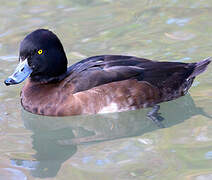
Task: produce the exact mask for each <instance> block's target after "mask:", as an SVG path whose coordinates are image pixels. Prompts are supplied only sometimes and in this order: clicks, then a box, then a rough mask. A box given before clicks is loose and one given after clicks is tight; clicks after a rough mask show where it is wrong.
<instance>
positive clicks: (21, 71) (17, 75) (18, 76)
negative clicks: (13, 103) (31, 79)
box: [4, 59, 32, 86]
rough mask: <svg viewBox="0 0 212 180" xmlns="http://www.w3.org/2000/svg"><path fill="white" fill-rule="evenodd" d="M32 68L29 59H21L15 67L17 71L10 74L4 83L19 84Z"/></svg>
mask: <svg viewBox="0 0 212 180" xmlns="http://www.w3.org/2000/svg"><path fill="white" fill-rule="evenodd" d="M31 73H32V69H31V68H30V67H29V65H28V62H27V59H25V60H24V61H21V62H20V63H19V64H18V66H17V67H16V69H15V72H14V73H13V74H12V75H11V76H9V77H8V78H7V79H6V80H5V81H4V83H5V84H6V85H7V86H8V85H12V84H18V83H21V82H22V81H24V80H25V79H26V78H27V77H28V76H29V75H30V74H31Z"/></svg>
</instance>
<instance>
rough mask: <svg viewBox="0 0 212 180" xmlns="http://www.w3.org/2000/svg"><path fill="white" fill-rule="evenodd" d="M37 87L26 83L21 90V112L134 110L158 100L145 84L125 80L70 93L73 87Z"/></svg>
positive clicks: (56, 113)
mask: <svg viewBox="0 0 212 180" xmlns="http://www.w3.org/2000/svg"><path fill="white" fill-rule="evenodd" d="M64 82H65V81H62V82H60V83H57V84H38V83H34V82H32V81H30V80H28V81H27V82H26V84H25V86H24V87H23V89H22V93H21V102H22V106H23V107H24V109H26V110H27V111H29V112H32V113H35V114H42V115H49V116H68V115H79V114H96V113H106V112H117V111H126V110H134V109H138V108H142V107H149V106H153V105H154V104H156V103H159V102H160V101H161V98H160V97H161V96H160V93H159V90H158V89H157V88H156V87H153V86H151V85H150V84H149V83H147V82H142V81H137V80H124V81H118V82H112V83H108V84H104V85H101V86H97V87H94V88H92V89H89V90H86V91H82V92H77V93H75V94H73V93H72V92H73V91H74V88H73V85H72V84H71V83H69V84H66V83H64Z"/></svg>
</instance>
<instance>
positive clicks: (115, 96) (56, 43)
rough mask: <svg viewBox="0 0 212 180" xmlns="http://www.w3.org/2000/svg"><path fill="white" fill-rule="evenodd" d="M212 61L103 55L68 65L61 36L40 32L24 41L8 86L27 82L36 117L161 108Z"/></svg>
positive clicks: (26, 96)
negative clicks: (185, 61) (187, 61)
mask: <svg viewBox="0 0 212 180" xmlns="http://www.w3.org/2000/svg"><path fill="white" fill-rule="evenodd" d="M210 62H211V60H210V58H206V59H204V60H202V61H199V62H194V63H183V62H169V61H162V62H159V61H154V60H149V59H145V58H139V57H135V56H127V55H98V56H92V57H89V58H86V59H83V60H81V61H79V62H77V63H75V64H73V65H71V66H69V67H68V65H67V64H68V60H67V57H66V53H65V51H64V48H63V45H62V43H61V41H60V40H59V38H58V37H57V36H56V34H55V33H53V32H52V31H50V30H48V29H37V30H34V31H33V32H31V33H30V34H28V35H27V36H26V37H25V38H24V39H23V40H22V41H21V43H20V51H19V64H18V65H17V67H16V69H15V71H14V73H13V74H12V75H11V76H9V77H8V78H7V79H6V80H5V81H4V83H5V84H6V85H7V86H8V85H15V84H19V83H21V82H23V81H24V80H25V79H27V80H26V82H25V84H24V86H23V88H22V90H21V95H20V96H21V105H22V107H23V108H24V109H25V110H26V111H29V112H31V113H34V114H39V115H46V116H72V115H83V114H97V113H111V112H121V111H127V110H136V109H141V108H147V107H154V106H157V105H158V104H159V103H162V102H166V101H171V100H174V99H176V98H179V97H181V96H184V95H185V94H186V93H187V92H188V90H189V88H190V87H191V85H192V83H193V81H194V79H195V77H196V76H197V75H199V74H201V73H202V72H204V71H205V70H206V68H207V66H208V65H209V63H210Z"/></svg>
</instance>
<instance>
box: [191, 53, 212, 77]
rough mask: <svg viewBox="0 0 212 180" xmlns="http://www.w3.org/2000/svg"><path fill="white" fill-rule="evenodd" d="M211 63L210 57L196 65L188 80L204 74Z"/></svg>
mask: <svg viewBox="0 0 212 180" xmlns="http://www.w3.org/2000/svg"><path fill="white" fill-rule="evenodd" d="M210 62H211V58H210V57H208V58H206V59H204V60H202V61H200V62H197V63H194V70H193V72H192V73H191V75H190V76H189V78H188V79H191V78H194V77H196V76H197V75H199V74H201V73H203V72H204V71H205V70H206V69H207V66H208V64H210Z"/></svg>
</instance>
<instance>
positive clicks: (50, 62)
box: [4, 29, 67, 85]
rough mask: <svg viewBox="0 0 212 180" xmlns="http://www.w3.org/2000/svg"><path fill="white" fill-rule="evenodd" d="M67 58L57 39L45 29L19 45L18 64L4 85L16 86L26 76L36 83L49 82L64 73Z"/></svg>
mask: <svg viewBox="0 0 212 180" xmlns="http://www.w3.org/2000/svg"><path fill="white" fill-rule="evenodd" d="M66 71H67V58H66V55H65V51H64V49H63V46H62V44H61V42H60V40H59V39H58V37H57V36H56V35H55V34H54V33H53V32H51V31H49V30H47V29H38V30H35V31H33V32H32V33H30V34H29V35H27V36H26V37H25V38H24V40H23V41H22V42H21V45H20V52H19V64H18V66H17V67H16V69H15V71H14V73H13V74H12V75H11V76H9V77H8V78H7V79H6V80H5V81H4V83H5V84H6V85H13V84H18V83H21V82H22V81H24V80H25V79H26V78H27V77H28V76H30V78H31V80H33V81H37V82H49V81H51V80H52V79H54V78H55V77H59V76H60V75H62V74H64V73H66Z"/></svg>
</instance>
